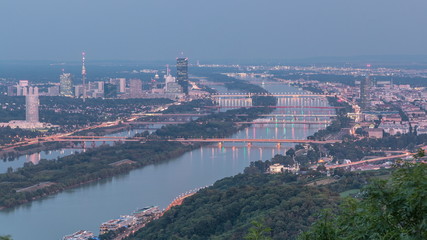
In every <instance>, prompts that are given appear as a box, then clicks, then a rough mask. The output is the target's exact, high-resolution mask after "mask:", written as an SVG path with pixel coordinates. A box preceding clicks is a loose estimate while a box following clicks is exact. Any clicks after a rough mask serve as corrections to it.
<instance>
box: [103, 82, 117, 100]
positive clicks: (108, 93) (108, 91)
mask: <svg viewBox="0 0 427 240" xmlns="http://www.w3.org/2000/svg"><path fill="white" fill-rule="evenodd" d="M116 97H117V85H114V84H111V83H105V84H104V98H116Z"/></svg>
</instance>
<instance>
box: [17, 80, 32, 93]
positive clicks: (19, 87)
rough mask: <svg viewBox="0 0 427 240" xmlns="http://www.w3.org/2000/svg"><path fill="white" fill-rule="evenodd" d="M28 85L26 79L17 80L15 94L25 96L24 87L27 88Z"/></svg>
mask: <svg viewBox="0 0 427 240" xmlns="http://www.w3.org/2000/svg"><path fill="white" fill-rule="evenodd" d="M28 85H29V84H28V80H19V83H18V85H16V96H25V95H26V94H27V93H26V92H27V91H25V88H27V87H28Z"/></svg>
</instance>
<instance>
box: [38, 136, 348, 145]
mask: <svg viewBox="0 0 427 240" xmlns="http://www.w3.org/2000/svg"><path fill="white" fill-rule="evenodd" d="M118 141H120V142H141V141H158V139H152V140H151V139H146V138H144V137H133V138H127V137H105V136H64V137H58V138H48V139H40V142H118ZM164 141H170V142H183V143H185V142H187V143H198V142H199V143H226V142H233V143H239V142H241V143H315V144H327V143H331V144H332V143H337V142H341V140H324V141H317V140H307V139H250V138H188V139H186V138H176V139H166V140H164Z"/></svg>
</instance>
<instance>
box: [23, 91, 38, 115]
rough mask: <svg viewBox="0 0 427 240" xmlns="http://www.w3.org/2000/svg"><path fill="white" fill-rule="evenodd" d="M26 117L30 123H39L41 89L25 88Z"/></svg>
mask: <svg viewBox="0 0 427 240" xmlns="http://www.w3.org/2000/svg"><path fill="white" fill-rule="evenodd" d="M24 91H25V93H26V95H25V107H26V109H25V116H26V121H27V122H30V123H38V122H39V89H38V88H37V87H35V88H33V87H29V88H28V91H27V88H25V90H24Z"/></svg>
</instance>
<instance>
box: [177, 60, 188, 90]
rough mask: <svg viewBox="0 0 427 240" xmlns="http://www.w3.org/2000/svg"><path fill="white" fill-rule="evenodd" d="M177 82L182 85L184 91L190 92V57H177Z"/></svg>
mask: <svg viewBox="0 0 427 240" xmlns="http://www.w3.org/2000/svg"><path fill="white" fill-rule="evenodd" d="M176 71H177V78H176V80H177V82H178V84H179V85H181V87H182V91H183V92H184V93H185V94H188V58H177V59H176Z"/></svg>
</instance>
